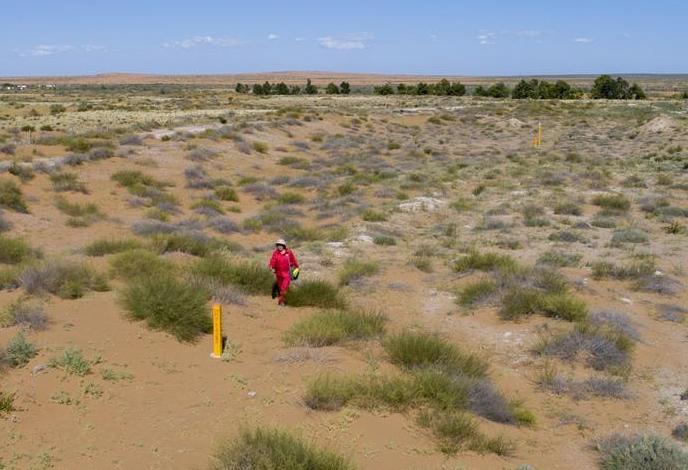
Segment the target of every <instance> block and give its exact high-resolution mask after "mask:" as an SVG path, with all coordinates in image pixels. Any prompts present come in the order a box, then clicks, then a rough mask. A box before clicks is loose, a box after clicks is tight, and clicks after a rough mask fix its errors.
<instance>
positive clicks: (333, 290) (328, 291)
mask: <svg viewBox="0 0 688 470" xmlns="http://www.w3.org/2000/svg"><path fill="white" fill-rule="evenodd" d="M285 301H286V303H287V305H290V306H292V307H319V308H334V309H341V308H344V307H345V306H346V302H345V301H344V299H343V298H342V297H341V294H340V293H339V290H338V289H337V287H335V286H333V285H332V284H330V283H329V282H327V281H323V280H312V281H299V284H298V286H296V287H291V288H290V289H289V291H288V292H287V295H286V297H285Z"/></svg>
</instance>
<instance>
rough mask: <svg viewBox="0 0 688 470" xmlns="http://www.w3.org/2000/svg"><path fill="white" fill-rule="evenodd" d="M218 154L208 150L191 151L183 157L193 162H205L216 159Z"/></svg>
mask: <svg viewBox="0 0 688 470" xmlns="http://www.w3.org/2000/svg"><path fill="white" fill-rule="evenodd" d="M217 155H218V153H217V152H216V151H215V150H212V149H208V148H197V149H193V150H192V151H190V152H189V153H187V154H186V155H185V157H184V158H186V159H187V160H191V161H193V162H205V161H207V160H211V159H213V158H215V157H217Z"/></svg>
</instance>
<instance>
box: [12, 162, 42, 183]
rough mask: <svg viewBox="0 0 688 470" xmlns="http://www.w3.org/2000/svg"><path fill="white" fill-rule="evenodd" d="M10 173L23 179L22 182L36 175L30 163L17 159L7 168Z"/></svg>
mask: <svg viewBox="0 0 688 470" xmlns="http://www.w3.org/2000/svg"><path fill="white" fill-rule="evenodd" d="M7 172H8V173H9V174H10V175H14V176H16V177H17V178H19V179H20V180H21V182H22V183H26V182H28V181H31V180H32V179H34V178H35V177H36V174H35V173H34V171H33V168H31V166H29V165H22V164H20V163H19V162H17V161H14V162H12V166H10V168H9V169H8V170H7Z"/></svg>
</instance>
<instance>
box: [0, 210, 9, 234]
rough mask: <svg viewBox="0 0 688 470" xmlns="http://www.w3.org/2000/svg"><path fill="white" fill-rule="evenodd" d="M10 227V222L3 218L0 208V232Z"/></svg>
mask: <svg viewBox="0 0 688 470" xmlns="http://www.w3.org/2000/svg"><path fill="white" fill-rule="evenodd" d="M10 229H12V223H11V222H10V221H9V220H7V219H5V217H4V215H3V213H2V211H1V210H0V232H7V231H9V230H10Z"/></svg>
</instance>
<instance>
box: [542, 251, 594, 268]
mask: <svg viewBox="0 0 688 470" xmlns="http://www.w3.org/2000/svg"><path fill="white" fill-rule="evenodd" d="M582 257H583V256H582V255H580V254H578V253H564V252H562V251H554V250H550V251H546V252H544V253H542V254H541V255H540V257H539V258H538V260H537V264H545V265H549V266H554V267H557V268H563V267H567V266H574V267H575V266H578V263H579V262H580V260H581V258H582Z"/></svg>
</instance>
